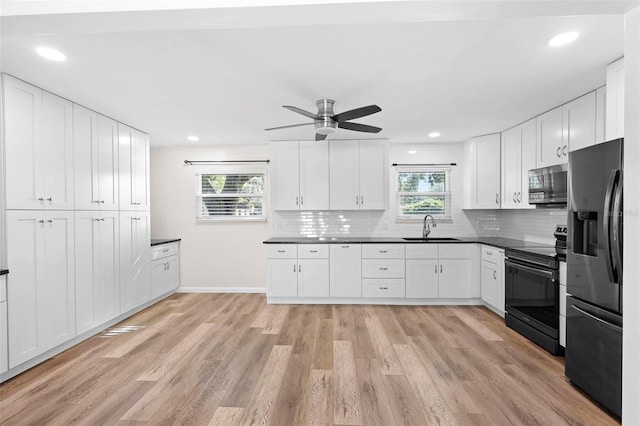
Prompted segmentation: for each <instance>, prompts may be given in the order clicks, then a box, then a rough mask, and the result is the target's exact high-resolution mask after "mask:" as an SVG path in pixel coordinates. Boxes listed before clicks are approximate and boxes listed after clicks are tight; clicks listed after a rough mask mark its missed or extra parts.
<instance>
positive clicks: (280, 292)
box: [267, 244, 329, 297]
mask: <svg viewBox="0 0 640 426" xmlns="http://www.w3.org/2000/svg"><path fill="white" fill-rule="evenodd" d="M267 292H268V295H269V296H271V297H329V249H328V247H327V245H326V244H300V245H298V246H296V245H295V244H278V245H276V246H267Z"/></svg>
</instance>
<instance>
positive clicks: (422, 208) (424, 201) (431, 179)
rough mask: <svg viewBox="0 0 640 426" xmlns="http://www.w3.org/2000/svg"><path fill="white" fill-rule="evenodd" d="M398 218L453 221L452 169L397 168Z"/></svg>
mask: <svg viewBox="0 0 640 426" xmlns="http://www.w3.org/2000/svg"><path fill="white" fill-rule="evenodd" d="M396 174H397V179H396V190H397V199H396V201H397V202H396V218H397V220H399V221H405V220H419V219H422V218H424V216H425V215H427V214H430V215H433V217H434V218H436V219H445V220H450V219H451V168H450V167H440V166H439V167H435V166H398V167H397V169H396Z"/></svg>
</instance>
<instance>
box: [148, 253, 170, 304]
mask: <svg viewBox="0 0 640 426" xmlns="http://www.w3.org/2000/svg"><path fill="white" fill-rule="evenodd" d="M166 269H167V262H166V259H159V260H155V261H153V262H151V297H152V298H155V297H158V296H160V295H161V294H162V293H164V289H165V287H166V286H167V283H166V281H167V274H166Z"/></svg>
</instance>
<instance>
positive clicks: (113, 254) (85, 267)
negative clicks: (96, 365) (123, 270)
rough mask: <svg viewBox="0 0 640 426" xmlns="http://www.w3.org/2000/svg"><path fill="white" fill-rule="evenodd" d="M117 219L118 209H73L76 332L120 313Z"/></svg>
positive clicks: (90, 327)
mask: <svg viewBox="0 0 640 426" xmlns="http://www.w3.org/2000/svg"><path fill="white" fill-rule="evenodd" d="M118 221H119V217H118V212H96V211H87V212H79V211H77V212H76V213H75V227H76V228H75V237H76V238H75V253H76V258H75V266H76V268H75V272H76V304H75V306H76V329H77V332H78V334H80V333H84V332H85V331H89V330H91V329H92V328H95V327H97V326H99V325H100V324H103V323H105V322H107V321H109V320H111V319H113V318H115V317H117V316H118V315H119V314H120V286H119V281H120V277H119V271H120V268H119V266H120V259H119V257H118V254H119V253H118V250H119V237H120V228H119V224H118Z"/></svg>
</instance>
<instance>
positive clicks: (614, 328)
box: [571, 305, 622, 333]
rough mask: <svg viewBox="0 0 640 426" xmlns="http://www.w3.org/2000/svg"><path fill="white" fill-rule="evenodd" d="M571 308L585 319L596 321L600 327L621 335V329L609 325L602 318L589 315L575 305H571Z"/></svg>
mask: <svg viewBox="0 0 640 426" xmlns="http://www.w3.org/2000/svg"><path fill="white" fill-rule="evenodd" d="M571 307H572V308H573V309H575V310H576V311H578V312H579V313H581V314H582V315H584V316H587V317H589V318H591V319H592V320H595V321H598V322H599V323H601V324H602V325H604V326H606V327H608V328H610V329H612V330H614V331H616V332H618V333H622V327H620V326H617V325H615V324H611V323H610V322H608V321H605V320H603V319H602V318H598V317H597V316H595V315H593V314H590V313H589V312H587V311H585V310H583V309H580V308H578V307H577V306H576V305H571Z"/></svg>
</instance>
